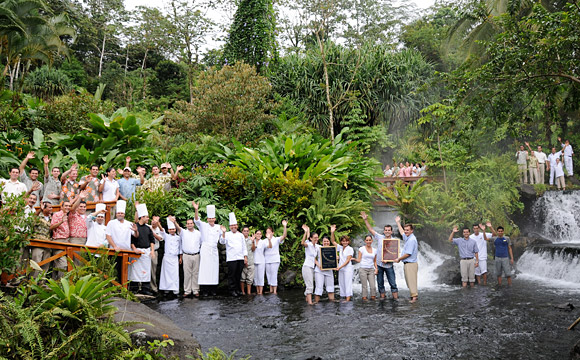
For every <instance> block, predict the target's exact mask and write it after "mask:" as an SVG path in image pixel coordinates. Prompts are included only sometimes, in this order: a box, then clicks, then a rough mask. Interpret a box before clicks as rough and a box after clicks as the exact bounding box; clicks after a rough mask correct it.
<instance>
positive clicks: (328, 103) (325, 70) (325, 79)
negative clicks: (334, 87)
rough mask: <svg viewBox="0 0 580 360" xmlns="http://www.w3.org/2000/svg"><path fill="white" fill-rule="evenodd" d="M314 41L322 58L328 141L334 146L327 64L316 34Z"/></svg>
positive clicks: (322, 46) (332, 114)
mask: <svg viewBox="0 0 580 360" xmlns="http://www.w3.org/2000/svg"><path fill="white" fill-rule="evenodd" d="M316 41H317V42H318V47H319V48H320V57H321V58H322V69H323V71H324V83H325V91H326V106H327V107H328V131H329V133H330V139H331V140H332V143H333V144H334V111H333V108H334V107H333V106H332V100H331V99H330V79H329V78H328V63H327V61H326V52H325V51H324V44H323V43H322V40H321V39H320V34H319V32H318V31H317V32H316Z"/></svg>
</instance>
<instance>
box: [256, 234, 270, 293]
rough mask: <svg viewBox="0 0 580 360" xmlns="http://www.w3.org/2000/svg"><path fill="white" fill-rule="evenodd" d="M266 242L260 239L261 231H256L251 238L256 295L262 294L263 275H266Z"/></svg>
mask: <svg viewBox="0 0 580 360" xmlns="http://www.w3.org/2000/svg"><path fill="white" fill-rule="evenodd" d="M266 246H267V244H266V240H264V239H262V231H261V230H256V232H255V233H254V236H253V242H252V251H253V252H254V286H255V287H256V293H257V294H258V295H263V294H264V275H265V274H266V259H265V258H264V250H266Z"/></svg>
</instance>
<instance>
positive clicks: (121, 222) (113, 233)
mask: <svg viewBox="0 0 580 360" xmlns="http://www.w3.org/2000/svg"><path fill="white" fill-rule="evenodd" d="M116 208H117V218H116V219H115V220H111V221H109V223H108V224H107V230H106V235H107V241H108V242H109V247H111V248H113V249H114V250H115V251H119V250H132V249H131V235H133V236H135V237H138V236H139V231H138V230H137V225H135V223H132V222H129V221H126V220H125V209H126V208H127V202H126V201H125V200H118V201H117V206H116ZM122 259H123V258H122V257H119V256H117V259H116V260H117V276H118V280H121V271H122Z"/></svg>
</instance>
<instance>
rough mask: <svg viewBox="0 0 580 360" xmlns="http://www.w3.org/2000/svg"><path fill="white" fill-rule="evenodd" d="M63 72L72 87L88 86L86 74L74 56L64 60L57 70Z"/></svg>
mask: <svg viewBox="0 0 580 360" xmlns="http://www.w3.org/2000/svg"><path fill="white" fill-rule="evenodd" d="M59 70H60V71H61V72H63V73H64V74H65V75H66V76H67V77H68V78H69V79H70V80H71V81H72V83H73V84H74V85H76V86H78V87H82V88H86V87H87V84H88V79H87V72H86V71H85V69H84V68H83V64H82V63H81V62H80V61H79V60H78V59H77V58H76V57H74V56H71V57H70V58H68V59H66V60H65V61H64V62H63V63H62V65H61V66H60V69H59Z"/></svg>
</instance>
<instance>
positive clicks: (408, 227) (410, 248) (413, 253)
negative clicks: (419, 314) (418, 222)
mask: <svg viewBox="0 0 580 360" xmlns="http://www.w3.org/2000/svg"><path fill="white" fill-rule="evenodd" d="M395 222H396V223H397V227H398V228H399V233H401V234H402V235H403V241H405V247H403V255H401V256H399V257H398V258H396V259H395V262H396V263H398V262H400V261H403V264H404V265H403V269H404V271H405V282H406V283H407V287H408V288H409V291H410V292H411V302H412V303H414V302H416V301H417V299H419V291H418V290H417V273H418V271H419V265H418V264H417V256H418V255H419V244H418V242H417V238H416V237H415V234H413V224H405V226H404V228H403V226H402V225H401V217H400V216H397V217H396V218H395Z"/></svg>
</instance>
